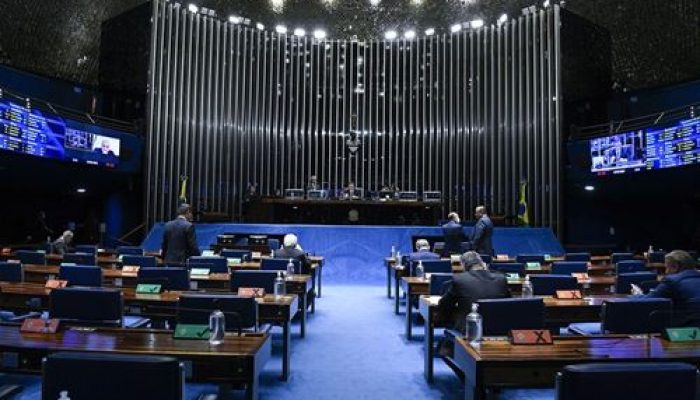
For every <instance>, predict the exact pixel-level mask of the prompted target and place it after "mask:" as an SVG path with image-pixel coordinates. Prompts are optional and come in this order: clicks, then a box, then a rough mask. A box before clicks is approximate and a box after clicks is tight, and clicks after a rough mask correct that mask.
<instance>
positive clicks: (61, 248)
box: [51, 236, 70, 255]
mask: <svg viewBox="0 0 700 400" xmlns="http://www.w3.org/2000/svg"><path fill="white" fill-rule="evenodd" d="M51 247H52V248H53V252H54V253H56V254H61V255H63V254H66V253H68V252H70V246H69V245H68V243H66V241H65V240H64V239H63V236H61V237H59V238H58V239H56V240H55V241H54V242H53V243H51Z"/></svg>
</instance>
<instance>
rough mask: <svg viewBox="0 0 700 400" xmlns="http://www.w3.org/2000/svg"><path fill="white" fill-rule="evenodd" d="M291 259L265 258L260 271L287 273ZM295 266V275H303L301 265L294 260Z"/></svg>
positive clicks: (261, 262)
mask: <svg viewBox="0 0 700 400" xmlns="http://www.w3.org/2000/svg"><path fill="white" fill-rule="evenodd" d="M288 263H289V259H287V258H263V259H262V260H261V261H260V269H262V270H265V271H286V270H287V264H288ZM292 263H293V264H294V273H295V274H300V273H301V263H300V262H299V260H292Z"/></svg>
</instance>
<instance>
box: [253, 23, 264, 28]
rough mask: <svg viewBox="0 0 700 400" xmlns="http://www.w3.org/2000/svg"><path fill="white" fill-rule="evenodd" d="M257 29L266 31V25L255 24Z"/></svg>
mask: <svg viewBox="0 0 700 400" xmlns="http://www.w3.org/2000/svg"><path fill="white" fill-rule="evenodd" d="M255 27H256V28H258V29H260V30H263V29H265V25H263V24H261V23H260V22H258V23H257V24H255Z"/></svg>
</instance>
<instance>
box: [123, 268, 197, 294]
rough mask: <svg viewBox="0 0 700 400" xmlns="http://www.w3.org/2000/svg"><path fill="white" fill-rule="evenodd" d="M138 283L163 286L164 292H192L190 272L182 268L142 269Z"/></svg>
mask: <svg viewBox="0 0 700 400" xmlns="http://www.w3.org/2000/svg"><path fill="white" fill-rule="evenodd" d="M136 279H137V281H138V283H145V284H157V285H161V287H162V288H163V289H164V290H190V271H189V270H188V269H187V268H180V267H150V268H149V267H146V268H140V269H139V272H138V276H137V278H136Z"/></svg>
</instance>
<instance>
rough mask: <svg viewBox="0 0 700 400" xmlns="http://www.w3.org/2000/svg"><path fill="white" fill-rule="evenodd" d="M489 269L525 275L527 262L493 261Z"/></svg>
mask: <svg viewBox="0 0 700 400" xmlns="http://www.w3.org/2000/svg"><path fill="white" fill-rule="evenodd" d="M489 269H490V270H492V271H498V272H500V273H503V274H518V275H520V276H524V275H525V264H523V263H493V264H491V265H489Z"/></svg>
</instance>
